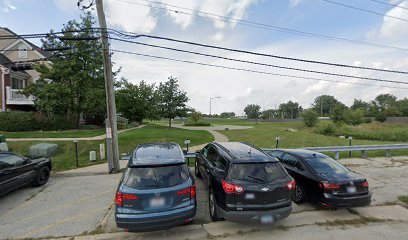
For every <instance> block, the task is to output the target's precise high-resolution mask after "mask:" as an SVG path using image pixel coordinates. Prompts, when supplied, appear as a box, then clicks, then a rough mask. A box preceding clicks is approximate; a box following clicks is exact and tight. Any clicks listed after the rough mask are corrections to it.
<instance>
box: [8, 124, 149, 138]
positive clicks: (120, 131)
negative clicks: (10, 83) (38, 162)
mask: <svg viewBox="0 0 408 240" xmlns="http://www.w3.org/2000/svg"><path fill="white" fill-rule="evenodd" d="M144 126H146V125H140V126H137V127H134V128H128V129H123V130H119V131H118V133H123V132H127V131H130V130H134V129H137V128H142V127H144ZM105 138H106V134H102V135H99V136H95V137H82V138H7V141H8V142H18V141H51V142H55V141H58V142H64V141H74V140H78V141H99V140H104V139H105Z"/></svg>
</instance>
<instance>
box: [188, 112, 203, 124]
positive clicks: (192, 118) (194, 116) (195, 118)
mask: <svg viewBox="0 0 408 240" xmlns="http://www.w3.org/2000/svg"><path fill="white" fill-rule="evenodd" d="M200 118H201V113H199V112H192V113H191V116H190V118H189V122H193V123H198V121H199V120H200Z"/></svg>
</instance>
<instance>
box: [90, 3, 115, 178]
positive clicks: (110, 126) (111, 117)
mask: <svg viewBox="0 0 408 240" xmlns="http://www.w3.org/2000/svg"><path fill="white" fill-rule="evenodd" d="M96 11H97V14H98V20H99V26H100V28H101V37H102V52H103V60H104V75H105V90H106V105H107V115H108V118H107V119H106V150H107V151H106V152H107V156H108V172H109V173H117V172H119V170H120V166H119V146H118V134H117V125H116V103H115V92H114V89H113V75H112V63H111V57H110V52H109V41H108V30H107V27H106V19H105V13H104V11H103V3H102V0H96Z"/></svg>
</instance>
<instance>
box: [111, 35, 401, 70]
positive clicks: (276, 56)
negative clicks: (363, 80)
mask: <svg viewBox="0 0 408 240" xmlns="http://www.w3.org/2000/svg"><path fill="white" fill-rule="evenodd" d="M116 36H118V35H116ZM127 36H131V35H127ZM140 37H147V38H153V39H160V40H167V41H172V42H177V43H184V44H189V45H194V46H200V47H206V48H213V49H218V50H225V51H230V52H238V53H245V54H251V55H256V56H262V57H272V58H278V59H284V60H291V61H298V62H305V63H313V64H322V65H329V66H335V67H346V68H354V69H363V70H372V71H381V72H388V73H398V74H408V72H405V71H397V70H388V69H380V68H371V67H361V66H352V65H346V64H339V63H331V62H323V61H315V60H307V59H302V58H292V57H285V56H279V55H272V54H265V53H259V52H252V51H246V50H240V49H233V48H225V47H219V46H215V45H209V44H201V43H197V42H191V41H184V40H178V39H174V38H167V37H158V36H152V35H145V34H142V35H133V38H140ZM112 39H113V38H112ZM115 40H118V41H120V40H122V41H124V39H117V38H115ZM129 42H130V43H132V41H129ZM136 43H137V44H140V43H139V42H136Z"/></svg>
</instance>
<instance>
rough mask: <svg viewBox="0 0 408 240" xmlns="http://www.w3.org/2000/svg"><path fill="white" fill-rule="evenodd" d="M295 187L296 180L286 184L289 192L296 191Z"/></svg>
mask: <svg viewBox="0 0 408 240" xmlns="http://www.w3.org/2000/svg"><path fill="white" fill-rule="evenodd" d="M295 187H296V181H295V179H293V180H291V181H289V182H288V183H286V188H287V189H288V190H293V189H295Z"/></svg>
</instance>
